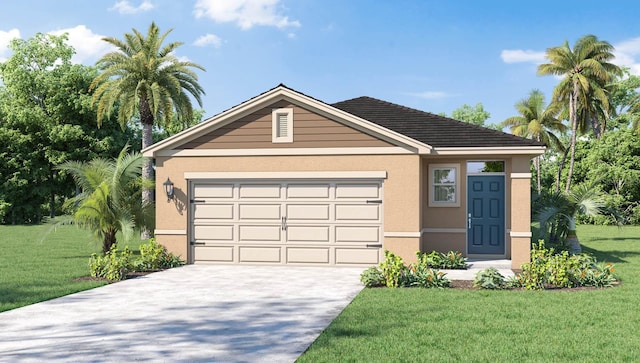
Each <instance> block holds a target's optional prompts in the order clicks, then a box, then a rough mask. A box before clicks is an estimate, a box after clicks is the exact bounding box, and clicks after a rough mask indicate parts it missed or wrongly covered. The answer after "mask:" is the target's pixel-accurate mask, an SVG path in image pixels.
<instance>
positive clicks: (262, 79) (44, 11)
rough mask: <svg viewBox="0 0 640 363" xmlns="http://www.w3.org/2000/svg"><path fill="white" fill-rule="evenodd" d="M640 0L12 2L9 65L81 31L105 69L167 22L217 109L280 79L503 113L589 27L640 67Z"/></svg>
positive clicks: (7, 5) (90, 58) (549, 83)
mask: <svg viewBox="0 0 640 363" xmlns="http://www.w3.org/2000/svg"><path fill="white" fill-rule="evenodd" d="M639 13H640V3H637V1H610V2H603V1H590V0H582V1H573V0H565V1H557V0H556V1H546V0H545V1H527V2H521V1H508V0H504V1H475V0H458V1H442V0H433V1H431V0H423V1H419V0H416V1H409V0H397V1H383V0H369V1H360V0H348V1H347V0H197V1H187V0H180V1H176V0H128V1H127V0H118V1H116V0H85V1H80V0H58V1H50V0H20V1H17V0H3V2H2V6H1V11H0V61H1V60H2V59H5V58H6V57H8V56H9V55H10V51H9V50H8V49H7V44H8V41H9V39H11V38H14V37H21V38H28V37H31V36H33V35H34V34H35V33H37V32H41V33H49V32H52V33H56V34H58V33H60V32H68V33H69V38H70V41H69V42H70V44H71V45H73V46H74V47H75V48H76V50H77V54H76V57H75V58H74V61H76V62H78V63H83V64H87V65H93V64H94V63H95V61H96V60H97V59H98V58H99V57H100V56H101V55H102V54H104V53H105V52H107V51H109V50H110V49H109V48H108V47H107V46H106V44H105V43H104V42H102V41H101V40H100V39H101V38H102V37H104V36H114V37H118V38H122V37H123V34H124V33H126V32H130V31H131V29H132V28H136V29H138V30H140V31H142V32H143V33H146V30H147V28H148V26H149V24H150V23H151V21H155V22H156V23H157V24H158V26H159V27H160V29H161V30H162V31H164V30H168V29H170V28H173V32H172V33H171V35H170V36H169V38H168V39H169V40H170V41H182V42H184V43H185V44H184V45H183V46H181V47H180V48H178V50H177V51H176V55H177V56H179V57H184V58H186V59H189V60H190V61H192V62H195V63H198V64H200V65H202V66H204V67H205V68H206V72H200V73H199V80H200V84H201V85H202V86H203V87H204V89H205V92H206V96H205V97H204V107H203V108H204V109H205V111H206V115H207V116H211V115H213V114H216V113H219V112H221V111H223V110H225V109H228V108H229V107H232V106H235V105H236V104H238V103H240V102H242V101H245V100H247V99H249V98H251V97H253V96H255V95H257V94H259V93H261V92H264V91H266V90H268V89H270V88H273V87H275V86H276V85H278V84H279V83H284V84H286V85H287V86H289V87H291V88H294V89H296V90H298V91H300V92H303V93H305V94H308V95H310V96H312V97H315V98H317V99H320V100H322V101H325V102H328V103H333V102H337V101H342V100H345V99H350V98H354V97H359V96H365V95H366V96H371V97H376V98H380V99H383V100H387V101H391V102H395V103H399V104H402V105H405V106H409V107H413V108H417V109H421V110H424V111H429V112H434V113H440V112H445V113H447V114H450V113H451V111H453V110H454V109H456V108H458V107H460V106H461V105H463V104H469V105H475V104H476V103H479V102H481V103H482V104H483V105H484V107H485V109H486V110H487V111H489V112H490V113H491V118H490V119H489V121H488V122H489V123H498V122H501V121H502V120H504V119H505V118H507V117H509V116H512V115H514V114H515V111H514V107H513V105H514V104H515V103H516V102H517V101H518V100H520V99H522V98H524V97H526V96H527V94H528V93H529V91H530V90H531V89H533V88H538V89H540V90H542V91H543V92H544V93H545V95H546V96H547V99H549V98H550V97H551V92H552V89H553V87H554V85H555V84H556V83H557V79H555V78H554V77H550V76H547V77H539V76H537V75H536V67H537V64H539V63H542V62H544V51H545V49H546V48H549V47H553V46H558V45H561V44H562V43H563V42H564V41H565V40H566V41H569V43H570V44H571V45H573V43H574V42H575V40H576V39H578V38H579V37H581V36H583V35H585V34H594V35H596V36H598V37H599V38H600V39H602V40H606V41H609V42H610V43H611V44H613V45H614V46H615V47H616V49H617V59H616V62H617V63H618V64H620V65H624V66H627V67H631V69H632V72H633V73H635V74H640V25H638V14H639Z"/></svg>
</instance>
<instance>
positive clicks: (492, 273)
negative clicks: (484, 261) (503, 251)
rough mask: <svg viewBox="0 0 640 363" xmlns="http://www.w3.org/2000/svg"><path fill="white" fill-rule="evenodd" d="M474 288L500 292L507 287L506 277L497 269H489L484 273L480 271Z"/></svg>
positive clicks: (475, 279)
mask: <svg viewBox="0 0 640 363" xmlns="http://www.w3.org/2000/svg"><path fill="white" fill-rule="evenodd" d="M473 286H476V287H479V288H481V289H491V290H500V289H504V288H505V286H506V283H505V280H504V276H502V274H501V273H500V271H498V270H497V269H496V268H495V267H489V268H487V269H484V270H482V271H478V273H477V274H476V276H475V278H474V280H473Z"/></svg>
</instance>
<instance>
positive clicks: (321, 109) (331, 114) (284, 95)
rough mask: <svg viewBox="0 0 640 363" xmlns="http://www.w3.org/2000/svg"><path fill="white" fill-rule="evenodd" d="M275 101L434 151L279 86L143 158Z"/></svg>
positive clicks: (419, 150)
mask: <svg viewBox="0 0 640 363" xmlns="http://www.w3.org/2000/svg"><path fill="white" fill-rule="evenodd" d="M276 100H287V101H290V102H292V103H294V104H296V105H298V106H300V107H304V108H312V109H313V110H314V111H316V112H318V113H319V114H321V115H323V116H325V117H327V118H330V119H332V120H336V119H337V120H340V121H343V123H347V125H348V126H351V127H354V128H356V129H358V130H359V131H362V132H365V133H367V134H370V135H374V136H376V137H380V138H382V139H383V140H386V141H389V142H391V143H393V144H395V145H397V146H399V147H404V148H405V149H407V150H409V151H410V152H412V153H419V154H430V153H431V147H430V146H429V145H426V144H423V143H421V142H419V141H417V140H414V139H412V138H410V137H408V136H405V135H402V134H399V133H397V132H395V131H391V130H389V129H386V128H384V127H382V126H380V125H377V124H375V123H373V122H370V121H367V120H365V119H361V118H359V117H356V116H354V115H352V114H350V113H348V112H345V111H342V110H340V109H338V108H335V107H333V106H330V105H328V104H326V103H324V102H321V101H318V100H316V99H314V98H311V97H309V96H305V95H303V94H300V93H298V92H294V91H292V90H290V89H288V88H286V87H283V86H280V87H276V88H274V89H272V90H270V91H268V92H266V93H263V94H261V95H259V96H256V97H254V98H252V99H250V100H248V101H245V102H243V103H241V104H239V105H237V106H235V107H233V108H231V109H229V110H227V111H224V112H222V113H219V114H217V115H215V116H213V117H210V118H208V119H206V120H203V121H202V122H201V123H200V124H198V125H196V126H193V127H191V128H189V129H187V130H185V131H182V132H181V133H178V134H176V135H174V136H172V137H170V138H168V139H165V140H163V141H160V142H158V143H156V144H154V145H152V146H150V147H148V148H146V149H144V150H142V155H143V156H145V157H155V156H156V155H158V152H159V151H163V150H170V149H172V146H175V145H179V144H183V143H185V142H188V141H189V140H192V139H195V138H197V137H199V136H201V135H203V134H205V133H207V132H211V131H213V130H215V129H217V128H220V127H222V126H224V125H227V124H229V123H232V122H233V121H235V120H237V119H239V118H242V117H243V116H246V115H248V114H251V113H252V112H254V111H256V110H258V109H260V108H262V107H265V106H266V105H267V104H268V103H272V102H274V101H276Z"/></svg>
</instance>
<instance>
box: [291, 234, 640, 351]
mask: <svg viewBox="0 0 640 363" xmlns="http://www.w3.org/2000/svg"><path fill="white" fill-rule="evenodd" d="M578 233H579V234H580V237H581V241H582V242H583V246H584V247H585V251H586V252H591V253H593V254H595V255H596V257H597V258H598V261H601V262H611V263H614V264H615V266H616V274H617V275H618V276H619V277H620V279H621V280H622V284H621V285H620V286H617V287H614V288H609V289H597V290H579V291H486V290H482V291H478V290H455V289H444V290H439V289H386V288H377V289H365V290H363V291H362V292H361V293H360V294H359V295H358V296H357V297H356V299H355V300H354V301H353V302H352V303H351V304H350V305H349V306H348V307H347V308H346V309H345V310H344V311H343V312H342V313H341V314H340V315H339V316H338V318H336V320H334V321H333V323H332V324H331V325H330V326H329V327H328V328H327V329H326V330H325V331H324V332H323V333H322V335H320V337H319V338H318V339H317V340H316V341H315V342H314V343H313V344H312V345H311V347H310V348H309V349H308V350H307V352H306V353H305V354H304V355H303V356H302V357H300V359H299V360H298V361H299V362H336V361H341V362H373V361H380V362H383V361H384V362H402V361H406V362H416V361H419V362H599V361H608V362H624V361H627V362H630V361H638V360H640V339H638V331H639V330H640V314H639V310H638V309H639V308H638V306H639V305H638V304H639V302H640V227H624V228H623V229H621V230H618V229H617V228H616V227H602V226H580V227H579V228H578Z"/></svg>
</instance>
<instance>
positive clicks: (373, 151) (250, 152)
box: [154, 146, 414, 157]
mask: <svg viewBox="0 0 640 363" xmlns="http://www.w3.org/2000/svg"><path fill="white" fill-rule="evenodd" d="M395 154H414V153H413V152H412V151H410V150H407V149H405V148H402V147H397V146H392V147H341V148H276V149H182V150H180V149H178V150H160V151H158V152H156V153H155V154H154V155H155V157H158V156H254V155H260V156H267V155H269V156H277V155H395Z"/></svg>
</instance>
